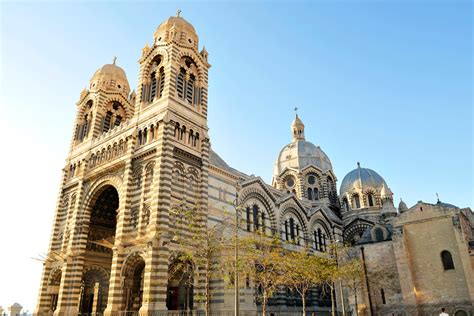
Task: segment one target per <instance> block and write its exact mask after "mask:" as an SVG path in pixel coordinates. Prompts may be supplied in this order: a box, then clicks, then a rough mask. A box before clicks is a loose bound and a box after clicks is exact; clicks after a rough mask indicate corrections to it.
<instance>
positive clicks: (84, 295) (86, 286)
mask: <svg viewBox="0 0 474 316" xmlns="http://www.w3.org/2000/svg"><path fill="white" fill-rule="evenodd" d="M109 280H110V274H109V273H108V272H107V271H106V270H105V269H104V268H103V267H101V266H98V265H89V266H85V267H84V269H83V270H82V281H81V283H82V286H81V293H80V298H81V299H80V302H79V312H80V313H102V312H103V311H104V310H105V307H106V306H107V298H108V292H109V291H108V290H109Z"/></svg>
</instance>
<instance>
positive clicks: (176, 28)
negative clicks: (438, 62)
mask: <svg viewBox="0 0 474 316" xmlns="http://www.w3.org/2000/svg"><path fill="white" fill-rule="evenodd" d="M180 14H181V11H179V10H178V12H177V14H176V16H171V17H169V18H168V19H166V20H165V21H164V22H163V23H161V24H160V26H158V28H157V29H156V32H155V35H154V37H155V43H159V42H172V41H175V42H177V43H179V44H181V45H183V46H191V47H194V48H196V49H197V48H198V36H197V34H196V30H195V29H194V27H193V26H192V25H191V23H189V22H188V21H186V20H185V19H183V18H182V17H181V15H180Z"/></svg>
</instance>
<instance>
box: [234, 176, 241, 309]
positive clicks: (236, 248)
mask: <svg viewBox="0 0 474 316" xmlns="http://www.w3.org/2000/svg"><path fill="white" fill-rule="evenodd" d="M236 189H237V191H236V193H235V200H234V203H233V205H234V209H235V236H234V237H235V241H234V257H235V258H234V259H235V267H234V269H235V271H234V314H235V316H238V315H239V270H238V264H239V244H238V238H239V217H240V216H239V211H240V205H239V190H240V185H239V184H237V187H236Z"/></svg>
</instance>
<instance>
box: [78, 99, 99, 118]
mask: <svg viewBox="0 0 474 316" xmlns="http://www.w3.org/2000/svg"><path fill="white" fill-rule="evenodd" d="M89 101H92V107H94V106H95V105H96V104H97V102H99V100H98V97H97V96H96V95H89V96H88V97H87V98H84V100H82V101H81V105H80V106H79V111H77V115H78V117H82V116H83V115H84V113H85V112H86V111H87V110H88V108H87V107H86V105H87V103H88V102H89Z"/></svg>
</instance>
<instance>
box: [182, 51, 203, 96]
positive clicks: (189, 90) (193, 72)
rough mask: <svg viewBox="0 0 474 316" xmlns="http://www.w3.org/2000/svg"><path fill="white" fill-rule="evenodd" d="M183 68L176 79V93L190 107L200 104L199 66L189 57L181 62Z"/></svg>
mask: <svg viewBox="0 0 474 316" xmlns="http://www.w3.org/2000/svg"><path fill="white" fill-rule="evenodd" d="M180 64H181V67H180V69H179V73H178V76H177V77H176V92H177V95H178V98H180V99H181V100H183V101H186V103H188V104H189V105H198V104H199V103H200V98H201V91H200V88H199V87H198V85H199V84H197V83H196V81H197V70H198V68H197V66H196V64H195V63H194V61H193V60H192V59H191V58H189V57H183V59H181V61H180Z"/></svg>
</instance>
